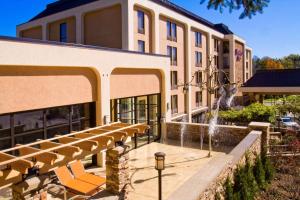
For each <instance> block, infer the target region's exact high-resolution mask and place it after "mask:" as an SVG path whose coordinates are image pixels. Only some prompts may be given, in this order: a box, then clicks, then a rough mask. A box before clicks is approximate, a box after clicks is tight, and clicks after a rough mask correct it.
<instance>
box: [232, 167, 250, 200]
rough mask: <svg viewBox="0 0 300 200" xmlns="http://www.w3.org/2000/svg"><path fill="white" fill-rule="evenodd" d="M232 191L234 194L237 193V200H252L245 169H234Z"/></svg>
mask: <svg viewBox="0 0 300 200" xmlns="http://www.w3.org/2000/svg"><path fill="white" fill-rule="evenodd" d="M233 191H234V193H235V194H236V193H239V199H241V200H252V199H251V193H250V189H249V184H248V179H247V173H246V171H245V167H241V166H238V168H237V169H236V171H235V175H234V186H233ZM234 196H235V195H234Z"/></svg>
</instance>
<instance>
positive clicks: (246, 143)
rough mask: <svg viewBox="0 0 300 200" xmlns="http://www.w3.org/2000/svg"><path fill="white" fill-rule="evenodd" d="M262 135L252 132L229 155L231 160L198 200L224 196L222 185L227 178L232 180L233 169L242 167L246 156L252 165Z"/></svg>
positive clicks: (212, 199)
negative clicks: (217, 195)
mask: <svg viewBox="0 0 300 200" xmlns="http://www.w3.org/2000/svg"><path fill="white" fill-rule="evenodd" d="M261 135H262V133H261V132H259V131H252V132H251V133H250V134H249V135H248V136H247V137H246V138H245V139H244V140H243V141H242V142H241V143H240V144H239V145H238V146H236V147H235V148H234V149H233V150H232V151H231V152H230V154H229V155H231V156H232V160H231V162H230V163H228V164H227V165H226V166H225V167H224V168H223V170H222V171H221V172H220V174H219V175H218V176H217V178H216V179H215V180H214V181H213V182H212V183H211V184H210V185H209V186H208V187H207V189H206V190H205V191H204V192H202V193H201V195H200V197H199V198H198V199H199V200H200V199H201V200H214V199H215V195H216V193H217V192H219V193H220V194H221V196H222V195H223V194H224V189H223V184H224V182H225V181H226V178H227V177H228V176H229V177H231V179H233V174H234V171H235V169H236V168H237V167H238V166H240V165H244V164H245V161H246V155H247V154H248V156H249V157H250V161H251V163H252V164H253V163H254V161H255V156H256V155H259V154H260V153H261V142H262V137H261Z"/></svg>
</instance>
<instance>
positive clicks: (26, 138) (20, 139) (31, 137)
mask: <svg viewBox="0 0 300 200" xmlns="http://www.w3.org/2000/svg"><path fill="white" fill-rule="evenodd" d="M37 139H44V132H43V131H42V130H41V131H37V132H35V133H31V134H28V135H20V136H16V138H15V142H16V144H28V143H32V142H35V141H36V140H37Z"/></svg>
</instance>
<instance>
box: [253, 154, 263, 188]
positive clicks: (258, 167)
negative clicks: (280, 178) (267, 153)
mask: <svg viewBox="0 0 300 200" xmlns="http://www.w3.org/2000/svg"><path fill="white" fill-rule="evenodd" d="M254 176H255V179H256V182H257V184H258V186H259V188H260V189H265V188H266V179H265V170H264V167H263V164H262V161H261V158H260V156H259V155H257V156H256V159H255V166H254Z"/></svg>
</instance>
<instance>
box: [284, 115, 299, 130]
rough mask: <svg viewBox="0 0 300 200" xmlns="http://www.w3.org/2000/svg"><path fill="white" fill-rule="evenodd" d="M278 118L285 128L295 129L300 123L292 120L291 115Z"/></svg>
mask: <svg viewBox="0 0 300 200" xmlns="http://www.w3.org/2000/svg"><path fill="white" fill-rule="evenodd" d="M280 119H281V123H282V125H283V126H284V127H286V128H290V129H293V130H297V129H299V128H300V125H299V124H298V123H297V122H295V121H293V120H292V118H291V117H282V118H280Z"/></svg>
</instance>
